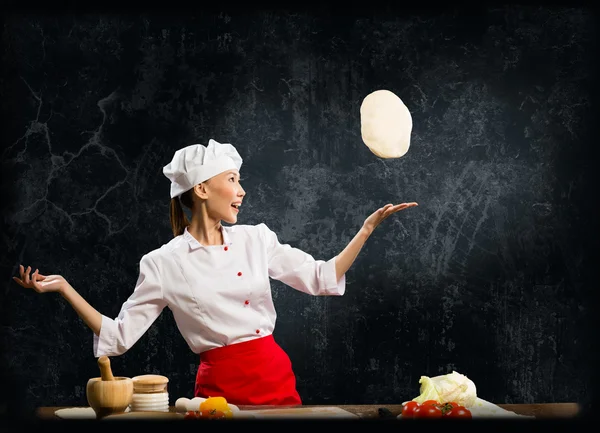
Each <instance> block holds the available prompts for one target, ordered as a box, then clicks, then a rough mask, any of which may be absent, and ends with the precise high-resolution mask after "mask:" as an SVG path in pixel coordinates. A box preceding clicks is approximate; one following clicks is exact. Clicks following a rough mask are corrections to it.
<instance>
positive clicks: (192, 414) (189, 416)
mask: <svg viewBox="0 0 600 433" xmlns="http://www.w3.org/2000/svg"><path fill="white" fill-rule="evenodd" d="M183 419H198V412H196V411H193V410H188V411H187V412H186V413H185V415H184V416H183Z"/></svg>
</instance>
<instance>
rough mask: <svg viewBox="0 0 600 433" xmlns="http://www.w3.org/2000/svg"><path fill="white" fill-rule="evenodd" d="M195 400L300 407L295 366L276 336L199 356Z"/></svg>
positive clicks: (217, 349)
mask: <svg viewBox="0 0 600 433" xmlns="http://www.w3.org/2000/svg"><path fill="white" fill-rule="evenodd" d="M194 395H195V396H196V397H204V398H208V397H218V396H221V397H225V399H226V400H227V401H228V402H229V403H232V404H235V405H300V404H302V401H301V400H300V395H299V394H298V392H297V391H296V377H295V376H294V372H293V371H292V363H291V361H290V358H289V357H288V356H287V354H286V353H285V352H284V351H283V349H282V348H281V347H280V346H279V345H278V344H277V343H276V342H275V339H274V338H273V335H268V336H266V337H261V338H257V339H255V340H250V341H246V342H243V343H236V344H232V345H229V346H223V347H217V348H216V349H211V350H208V351H206V352H204V353H201V354H200V365H199V367H198V373H197V374H196V387H195V390H194Z"/></svg>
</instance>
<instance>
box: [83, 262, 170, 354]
mask: <svg viewBox="0 0 600 433" xmlns="http://www.w3.org/2000/svg"><path fill="white" fill-rule="evenodd" d="M165 307H166V302H165V300H164V299H163V295H162V286H161V280H160V273H159V270H158V267H157V266H156V263H155V261H154V260H153V259H152V257H150V256H149V255H148V254H146V255H145V256H143V257H142V259H141V260H140V271H139V276H138V279H137V283H136V285H135V289H134V290H133V293H132V294H131V296H130V297H129V299H127V301H126V302H125V303H124V304H123V305H122V306H121V311H120V312H119V315H118V316H117V317H116V318H115V319H111V318H109V317H107V316H105V315H102V325H101V327H100V335H99V336H98V335H96V334H94V356H95V357H100V356H103V355H105V356H118V355H122V354H123V353H125V352H126V351H127V350H129V349H130V348H131V347H132V346H133V345H134V344H135V343H136V342H137V341H138V340H139V339H140V337H141V336H142V335H144V333H145V332H146V331H147V330H148V328H150V325H152V323H154V321H155V320H156V319H157V318H158V316H159V315H160V313H161V312H162V310H163V309H164V308H165Z"/></svg>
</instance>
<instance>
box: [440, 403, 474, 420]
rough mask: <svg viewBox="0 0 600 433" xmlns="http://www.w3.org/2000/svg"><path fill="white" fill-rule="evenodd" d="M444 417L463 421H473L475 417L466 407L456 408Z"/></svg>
mask: <svg viewBox="0 0 600 433" xmlns="http://www.w3.org/2000/svg"><path fill="white" fill-rule="evenodd" d="M444 417H448V418H462V419H471V418H473V416H472V415H471V411H470V410H469V409H467V408H466V407H464V406H455V407H453V408H452V409H450V410H449V411H448V412H446V413H445V414H444Z"/></svg>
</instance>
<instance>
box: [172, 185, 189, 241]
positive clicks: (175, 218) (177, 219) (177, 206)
mask: <svg viewBox="0 0 600 433" xmlns="http://www.w3.org/2000/svg"><path fill="white" fill-rule="evenodd" d="M193 194H194V188H192V189H190V190H187V191H186V192H184V193H183V194H181V196H179V197H173V198H172V199H171V209H170V219H171V229H172V230H173V236H174V237H177V236H179V235H182V234H183V231H184V230H185V228H186V227H187V226H189V225H190V222H189V220H188V219H187V216H186V215H185V212H184V211H183V208H182V207H181V205H182V204H183V205H184V206H185V207H187V208H188V209H190V210H191V209H192V207H193V204H194V203H193V198H192V197H193ZM180 197H181V199H180Z"/></svg>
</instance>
